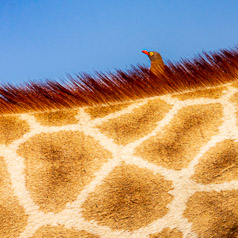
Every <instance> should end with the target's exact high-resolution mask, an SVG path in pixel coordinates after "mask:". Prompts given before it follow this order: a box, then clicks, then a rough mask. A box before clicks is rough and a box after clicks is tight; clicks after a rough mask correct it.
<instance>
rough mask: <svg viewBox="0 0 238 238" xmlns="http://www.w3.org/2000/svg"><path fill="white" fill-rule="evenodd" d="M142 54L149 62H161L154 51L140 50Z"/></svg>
mask: <svg viewBox="0 0 238 238" xmlns="http://www.w3.org/2000/svg"><path fill="white" fill-rule="evenodd" d="M142 53H144V54H146V55H148V56H149V58H150V60H151V61H157V60H158V61H162V62H163V60H162V57H161V55H160V54H159V53H158V52H156V51H147V50H142Z"/></svg>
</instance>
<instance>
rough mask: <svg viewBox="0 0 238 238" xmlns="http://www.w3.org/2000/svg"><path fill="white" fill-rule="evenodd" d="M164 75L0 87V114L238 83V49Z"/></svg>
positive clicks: (138, 69)
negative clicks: (237, 81) (236, 81)
mask: <svg viewBox="0 0 238 238" xmlns="http://www.w3.org/2000/svg"><path fill="white" fill-rule="evenodd" d="M167 66H168V67H166V68H165V71H164V72H163V73H161V72H158V74H156V75H155V74H153V73H151V72H150V70H149V69H148V68H146V67H145V66H142V65H137V66H131V69H129V70H124V71H122V70H116V72H115V73H111V72H109V73H100V72H96V74H95V76H94V77H93V76H91V75H89V74H86V73H82V74H77V75H76V76H75V77H73V76H71V75H68V76H67V79H68V80H67V81H66V83H63V82H62V83H59V82H57V81H50V80H46V81H45V82H40V83H39V82H32V81H30V82H28V83H24V84H23V85H20V86H13V85H10V84H7V85H2V86H0V113H2V114H5V113H21V112H28V111H43V110H50V109H59V108H72V107H78V106H93V105H98V104H109V103H114V102H123V101H126V100H135V99H141V98H146V97H152V96H159V95H164V94H168V93H176V92H183V91H187V90H193V89H197V88H204V87H213V86H217V85H221V84H225V83H229V82H233V81H235V80H237V79H238V48H235V49H232V50H220V51H218V52H216V53H207V52H203V53H202V54H200V55H198V56H196V57H195V58H194V59H193V60H188V59H183V60H181V61H180V62H178V63H172V62H168V64H167Z"/></svg>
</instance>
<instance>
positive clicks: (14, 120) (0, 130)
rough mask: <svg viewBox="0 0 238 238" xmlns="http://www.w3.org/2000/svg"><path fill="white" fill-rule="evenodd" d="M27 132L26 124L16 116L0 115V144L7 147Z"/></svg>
mask: <svg viewBox="0 0 238 238" xmlns="http://www.w3.org/2000/svg"><path fill="white" fill-rule="evenodd" d="M28 131H29V126H28V124H27V123H26V122H25V121H23V120H21V119H19V118H18V117H17V116H4V115H0V144H4V145H8V144H10V143H12V142H13V141H14V140H17V139H20V138H21V137H22V136H23V135H24V134H25V133H27V132H28Z"/></svg>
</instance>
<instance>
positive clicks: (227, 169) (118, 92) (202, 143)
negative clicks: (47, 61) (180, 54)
mask: <svg viewBox="0 0 238 238" xmlns="http://www.w3.org/2000/svg"><path fill="white" fill-rule="evenodd" d="M205 56H206V57H205ZM205 56H204V57H199V58H196V59H195V60H194V61H192V62H191V61H190V62H188V61H186V62H185V61H184V62H182V63H178V64H176V65H173V64H172V63H171V64H170V66H169V68H170V72H167V74H166V73H165V74H164V75H161V78H158V77H157V78H155V76H153V75H150V72H148V70H146V68H143V67H141V68H136V69H134V71H133V70H132V71H130V72H127V73H125V72H121V71H118V72H116V73H114V74H113V75H111V76H112V77H114V78H112V79H114V81H113V80H111V81H110V78H109V76H108V75H102V74H98V77H99V78H100V77H101V81H96V80H95V81H93V80H92V78H91V77H89V76H88V75H84V76H82V77H81V82H78V81H76V80H73V79H72V78H71V81H70V82H71V84H69V83H68V85H67V86H63V85H61V84H59V83H57V82H50V81H49V82H48V83H47V84H44V85H39V84H36V83H35V84H33V83H29V84H28V85H26V86H25V87H23V86H21V87H17V86H15V87H13V86H9V85H8V86H4V87H3V86H2V87H1V88H0V93H1V98H0V108H1V109H0V111H1V112H0V113H1V117H0V164H1V166H0V220H1V223H0V237H2V238H8V237H11V238H14V237H18V238H39V237H65V238H66V237H67V238H68V237H87V238H89V237H90V238H91V237H95V238H96V237H97V238H98V237H103V238H109V237H110V238H113V237H123V238H130V237H133V238H136V237H140V238H141V237H148V238H161V237H172V238H173V237H189V238H190V237H191V238H195V237H238V125H237V119H238V110H237V106H238V80H237V79H238V77H237V69H238V51H237V49H235V50H230V51H221V52H218V53H214V54H207V53H206V54H205ZM205 59H206V60H205ZM185 68H186V70H185ZM208 76H209V77H208ZM103 77H104V78H103ZM181 78H182V80H181ZM103 80H104V81H103ZM116 80H117V81H116ZM123 80H124V81H123ZM133 80H134V81H133ZM135 80H136V81H135ZM166 80H167V81H166ZM179 80H180V81H179ZM189 80H190V81H189ZM102 82H103V83H102ZM115 82H116V83H115ZM80 83H81V84H80ZM70 85H71V86H70ZM105 85H106V86H105ZM132 86H133V87H132ZM100 87H101V88H100ZM103 87H105V88H103ZM145 87H146V88H145ZM99 88H100V89H101V90H104V91H100V90H99ZM109 89H111V90H109ZM153 89H154V91H153ZM77 90H78V91H77ZM112 92H113V93H112ZM107 93H108V94H107ZM87 99H88V101H87Z"/></svg>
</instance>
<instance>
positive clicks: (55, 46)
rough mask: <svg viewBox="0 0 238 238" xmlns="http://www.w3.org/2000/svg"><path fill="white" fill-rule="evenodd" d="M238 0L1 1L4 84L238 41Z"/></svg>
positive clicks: (184, 54)
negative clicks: (152, 53)
mask: <svg viewBox="0 0 238 238" xmlns="http://www.w3.org/2000/svg"><path fill="white" fill-rule="evenodd" d="M237 9H238V1H237V0H226V1H224V0H199V1H193V0H38V1H37V0H34V1H33V0H2V1H0V83H1V84H2V83H12V84H19V83H22V82H24V81H28V80H39V79H46V78H49V79H54V80H56V79H58V78H63V77H65V75H66V73H70V74H74V73H77V72H88V73H93V72H94V70H98V71H108V70H114V69H115V68H120V69H126V68H130V64H137V63H142V64H147V65H148V66H149V59H148V58H147V56H146V55H144V54H142V53H141V50H142V49H148V50H156V51H158V52H160V53H161V54H162V56H163V58H164V59H165V62H166V60H171V61H178V60H179V59H180V58H181V57H187V58H192V57H194V55H195V54H197V53H199V52H201V51H202V50H207V51H214V50H217V49H222V48H230V47H234V46H237V43H238V10H237Z"/></svg>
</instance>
